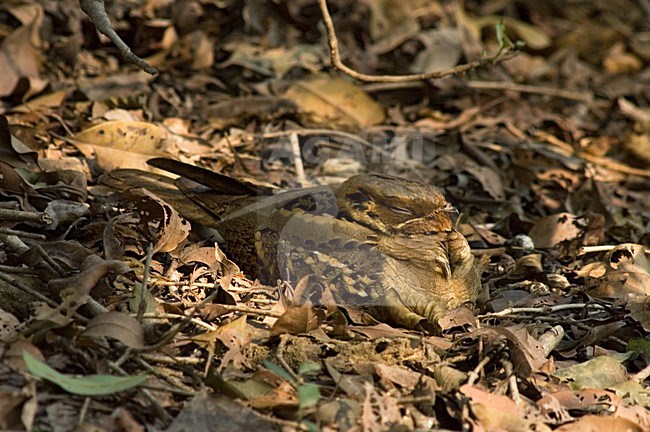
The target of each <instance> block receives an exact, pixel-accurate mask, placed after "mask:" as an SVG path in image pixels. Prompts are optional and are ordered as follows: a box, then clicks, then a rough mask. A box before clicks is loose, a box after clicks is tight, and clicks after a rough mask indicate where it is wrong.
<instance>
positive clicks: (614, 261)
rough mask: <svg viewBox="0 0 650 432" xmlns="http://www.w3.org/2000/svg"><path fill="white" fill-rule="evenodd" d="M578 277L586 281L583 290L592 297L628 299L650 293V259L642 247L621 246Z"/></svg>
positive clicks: (591, 264)
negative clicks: (635, 295)
mask: <svg viewBox="0 0 650 432" xmlns="http://www.w3.org/2000/svg"><path fill="white" fill-rule="evenodd" d="M577 273H578V275H579V276H582V277H585V278H586V281H585V286H586V289H588V290H589V293H590V294H592V295H594V296H598V297H607V298H627V297H628V295H629V294H641V295H648V294H649V293H650V288H649V287H650V259H649V254H648V253H647V252H646V249H645V247H644V246H642V245H638V244H631V243H623V244H620V245H618V246H616V247H615V248H614V249H612V250H611V251H609V252H608V253H607V254H606V255H605V257H604V259H603V261H602V262H600V263H590V264H587V265H585V266H584V267H583V268H582V269H580V270H579V271H578V272H577Z"/></svg>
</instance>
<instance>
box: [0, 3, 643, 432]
mask: <svg viewBox="0 0 650 432" xmlns="http://www.w3.org/2000/svg"><path fill="white" fill-rule="evenodd" d="M327 4H328V7H329V11H330V12H331V19H332V22H333V24H334V28H335V29H336V38H337V42H338V48H339V49H340V51H341V56H342V61H343V63H344V64H345V65H347V66H348V67H349V68H351V72H350V73H351V74H352V75H355V74H363V75H360V76H356V78H360V79H353V78H351V77H350V76H349V74H348V75H346V74H345V73H343V72H341V71H340V70H337V69H336V68H334V67H333V66H332V58H331V52H330V49H329V47H328V40H327V32H326V28H325V26H324V25H323V22H324V21H323V14H322V13H321V12H322V11H321V10H320V9H319V1H317V0H292V1H290V2H289V1H285V0H274V1H271V0H247V1H243V2H241V1H235V0H184V1H172V0H141V1H132V0H115V1H113V2H110V4H109V5H108V6H109V9H108V13H109V16H110V17H111V20H112V22H113V24H114V25H115V28H116V31H117V33H118V34H119V35H120V36H121V37H122V38H123V39H124V40H125V42H126V43H127V44H128V45H129V46H130V47H131V48H132V49H133V52H134V53H135V54H136V55H138V56H140V57H142V58H144V59H145V60H146V61H147V62H148V63H150V64H151V65H152V66H154V67H156V68H157V69H158V71H159V73H158V74H157V75H155V76H153V75H149V74H147V73H145V72H144V71H141V70H139V69H138V68H136V67H135V66H134V65H132V64H130V63H128V62H125V61H124V60H123V59H122V57H121V56H120V54H119V52H118V50H117V48H116V47H115V45H113V44H112V43H111V42H110V41H109V40H108V39H107V38H105V37H104V36H100V35H99V34H98V33H97V31H96V29H95V27H94V26H93V24H92V23H91V22H90V21H89V19H88V17H87V16H86V15H84V14H83V12H82V11H81V9H80V8H79V4H78V3H77V2H76V1H73V0H57V1H54V0H41V1H36V0H20V1H18V0H16V1H9V2H3V3H2V4H0V76H1V77H2V78H1V79H0V298H2V301H0V429H1V430H25V429H26V430H34V431H37V430H38V431H70V430H76V431H142V430H167V431H182V430H184V431H187V430H192V431H194V432H199V431H204V430H205V431H231V430H238V429H249V430H325V431H333V430H346V431H347V430H362V431H383V430H390V431H402V430H430V429H438V430H454V431H461V430H463V431H469V430H472V431H529V430H534V431H538V432H539V431H550V430H556V431H594V430H609V431H611V432H614V431H647V430H650V410H649V408H650V394H649V393H648V380H647V378H648V376H650V371H649V370H650V368H649V366H648V358H650V341H649V340H648V335H649V333H648V332H649V331H650V313H648V310H650V300H648V299H647V296H648V294H649V293H650V250H649V249H646V248H649V247H650V2H649V1H648V0H639V1H632V0H610V1H603V0H596V1H571V2H568V1H567V2H563V1H551V2H521V1H514V0H510V1H509V0H490V1H482V2H478V1H473V0H466V1H458V2H452V1H429V0H402V1H394V0H381V1H363V0H356V1H349V0H330V1H328V3H327ZM504 28H505V33H504V32H503V31H502V30H503V29H504ZM330 42H331V41H330ZM500 47H501V48H505V51H504V52H502V53H500V54H499V55H498V57H497V58H496V61H493V59H494V57H495V55H497V52H498V51H499V49H500ZM512 48H518V51H515V50H513V49H512ZM487 59H489V60H487ZM474 61H478V62H479V63H481V65H480V66H479V67H470V68H468V70H466V71H463V72H461V73H453V74H450V75H447V76H444V77H442V78H438V79H415V78H414V79H408V80H407V79H401V78H395V77H394V76H402V75H407V74H426V73H432V72H437V71H445V70H450V69H452V68H456V67H457V66H459V65H463V64H468V63H471V62H474ZM153 157H166V158H172V159H176V160H180V161H183V162H187V163H191V164H194V165H198V166H202V167H206V168H209V169H211V170H214V171H216V172H219V173H224V174H227V175H230V176H234V177H238V178H245V179H250V180H254V181H256V182H262V183H265V184H271V185H275V186H279V187H282V188H295V187H307V186H312V185H316V184H328V183H336V182H340V181H342V180H344V179H346V178H347V177H349V176H351V175H353V174H357V173H361V172H378V173H385V174H390V175H394V176H400V177H405V178H410V179H415V180H419V181H421V182H425V183H430V184H434V185H436V186H437V187H438V188H439V189H440V190H441V191H443V192H444V194H445V196H446V197H447V198H448V200H449V201H450V202H451V203H452V204H453V205H454V206H455V207H456V208H457V209H458V210H459V211H460V217H459V224H458V229H459V230H460V231H461V232H462V233H463V234H464V235H465V236H466V237H467V239H468V241H469V243H470V245H471V247H472V251H473V253H474V255H475V256H476V259H477V260H478V261H480V262H481V264H482V268H481V271H482V285H483V288H484V291H485V293H484V295H483V296H481V298H480V299H479V301H478V303H477V304H476V306H475V307H473V308H472V307H470V306H463V307H461V308H460V309H457V310H454V311H452V312H451V313H449V314H447V315H446V316H445V317H444V318H443V319H442V320H441V321H440V327H441V330H442V331H441V333H440V334H438V335H432V334H428V333H423V332H418V331H414V330H407V329H402V328H399V327H396V326H389V325H388V324H385V323H374V324H368V323H358V322H353V320H352V319H351V318H350V316H349V315H345V314H341V313H336V314H332V313H330V312H331V311H330V310H329V309H328V310H323V309H322V308H318V307H317V306H313V305H302V306H296V305H294V306H289V305H288V304H287V302H286V301H285V299H284V297H283V296H282V295H281V293H283V292H290V291H291V289H292V287H289V286H288V285H287V284H286V283H283V282H279V283H278V285H277V286H266V285H264V284H262V283H261V282H260V281H258V280H256V279H254V277H251V276H254V275H247V274H244V273H243V272H242V271H240V267H239V264H240V263H237V262H235V261H233V260H231V259H229V258H230V257H228V253H227V250H226V251H225V253H224V251H222V250H221V249H220V248H219V246H218V245H217V244H216V243H215V242H214V240H213V239H212V238H210V237H209V236H207V235H206V234H205V232H204V231H203V230H201V229H199V227H198V226H197V225H194V226H192V228H191V229H188V227H189V225H188V224H187V223H186V222H185V221H184V220H183V219H182V217H181V216H180V215H179V214H178V212H177V211H176V210H177V209H174V208H173V207H174V206H170V205H169V204H167V203H166V202H165V201H164V200H163V199H161V197H158V196H156V195H155V193H150V192H145V191H142V190H138V191H129V192H125V193H119V192H117V191H115V190H114V189H112V188H110V187H108V186H107V185H105V184H102V183H101V182H100V181H99V179H100V177H101V175H103V174H105V173H107V172H110V171H111V170H114V169H118V168H134V169H140V170H147V171H151V170H153V168H152V167H150V166H148V165H147V164H146V161H147V160H148V159H150V158H153ZM293 288H295V287H293Z"/></svg>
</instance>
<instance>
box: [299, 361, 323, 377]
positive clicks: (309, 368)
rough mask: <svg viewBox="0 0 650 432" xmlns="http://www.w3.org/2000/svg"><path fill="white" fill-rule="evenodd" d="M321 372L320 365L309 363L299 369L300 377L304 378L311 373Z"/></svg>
mask: <svg viewBox="0 0 650 432" xmlns="http://www.w3.org/2000/svg"><path fill="white" fill-rule="evenodd" d="M319 370H320V365H319V364H318V363H314V362H310V361H307V362H304V363H303V364H301V365H300V367H299V368H298V375H300V376H303V375H307V374H308V373H311V372H318V371H319Z"/></svg>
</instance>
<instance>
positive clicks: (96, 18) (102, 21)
mask: <svg viewBox="0 0 650 432" xmlns="http://www.w3.org/2000/svg"><path fill="white" fill-rule="evenodd" d="M79 6H81V10H82V11H84V12H85V13H86V15H88V18H90V21H92V23H93V24H94V25H95V27H96V28H97V30H99V32H100V33H102V34H103V35H106V36H107V37H108V38H109V39H110V40H111V41H112V42H113V43H114V44H115V46H116V47H117V49H118V50H120V53H121V54H122V57H124V59H125V60H127V61H129V62H131V63H133V64H134V65H136V66H137V67H139V68H140V69H142V70H143V71H145V72H147V73H148V74H151V75H156V74H157V73H158V70H157V69H156V68H155V67H153V66H151V65H150V64H149V63H147V62H146V61H144V59H141V58H140V57H138V56H137V55H135V54H133V51H131V48H129V46H128V45H127V44H126V43H125V42H124V41H123V40H122V38H120V36H119V35H118V34H117V33H116V32H115V29H114V28H113V24H112V23H111V20H110V18H108V14H107V13H106V6H105V5H104V0H79Z"/></svg>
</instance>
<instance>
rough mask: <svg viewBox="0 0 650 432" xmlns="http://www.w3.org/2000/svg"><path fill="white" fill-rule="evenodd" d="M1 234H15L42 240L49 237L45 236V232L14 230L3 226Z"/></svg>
mask: <svg viewBox="0 0 650 432" xmlns="http://www.w3.org/2000/svg"><path fill="white" fill-rule="evenodd" d="M0 234H6V235H15V236H18V237H23V238H28V239H32V240H41V241H44V240H46V239H47V237H45V236H44V235H43V234H37V233H29V232H25V231H19V230H13V229H11V228H2V227H0Z"/></svg>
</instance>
